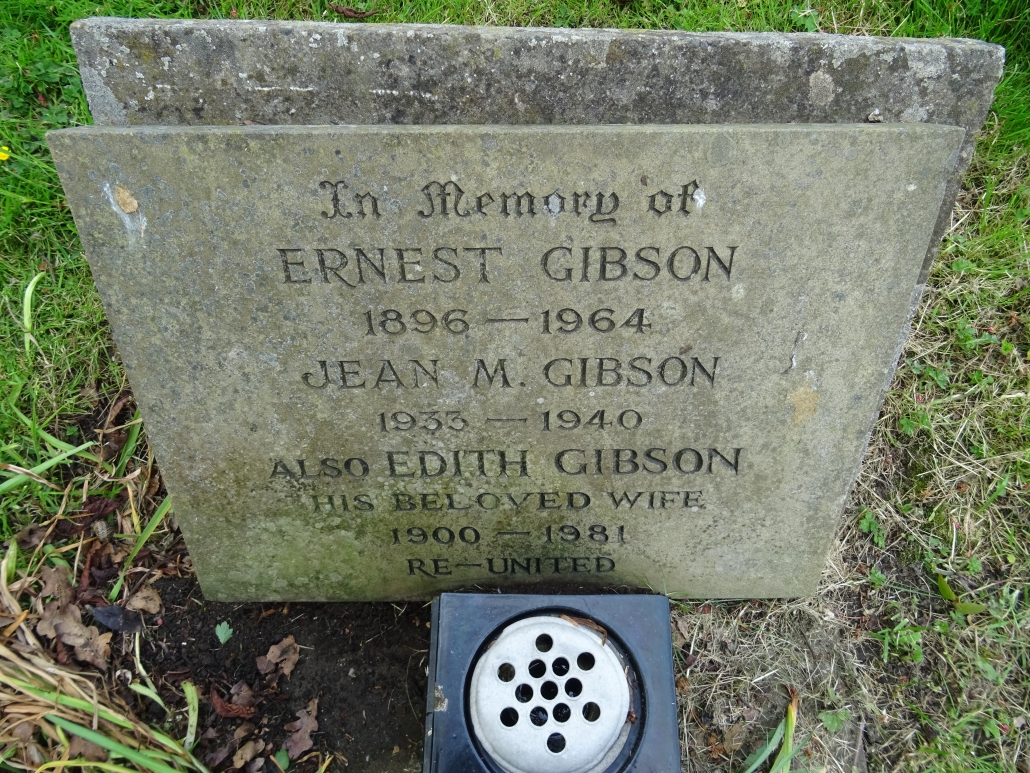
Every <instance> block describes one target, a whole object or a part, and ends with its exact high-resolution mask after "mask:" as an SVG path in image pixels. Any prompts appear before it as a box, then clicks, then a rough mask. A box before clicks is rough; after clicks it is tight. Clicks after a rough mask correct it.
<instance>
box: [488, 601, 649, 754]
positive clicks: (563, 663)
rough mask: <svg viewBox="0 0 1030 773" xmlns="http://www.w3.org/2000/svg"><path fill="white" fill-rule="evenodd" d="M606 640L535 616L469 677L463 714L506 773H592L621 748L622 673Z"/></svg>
mask: <svg viewBox="0 0 1030 773" xmlns="http://www.w3.org/2000/svg"><path fill="white" fill-rule="evenodd" d="M606 638H607V637H606V636H605V635H603V634H601V633H599V632H598V631H595V630H592V629H591V628H590V627H589V626H587V625H577V624H575V623H572V622H569V621H568V620H566V619H563V618H562V617H558V616H554V615H541V616H536V617H529V618H525V619H523V620H520V621H518V622H516V623H513V624H512V625H510V626H508V627H507V628H505V629H504V630H503V631H502V632H501V634H500V636H498V637H497V639H496V640H495V641H494V642H493V644H492V645H491V646H490V648H489V649H488V650H487V651H486V652H484V653H483V655H482V656H481V657H480V659H479V662H478V663H477V664H476V666H475V669H474V671H473V673H472V682H471V685H470V691H469V713H470V716H471V720H472V726H473V730H474V732H475V734H476V737H477V739H478V740H479V743H480V744H481V745H482V747H483V749H484V750H485V751H486V752H487V754H489V755H490V757H492V758H493V760H494V761H495V762H496V763H497V764H498V765H499V766H500V767H501V768H502V769H504V770H505V771H507V773H595V771H597V772H599V771H602V770H604V769H605V768H606V767H607V766H608V765H609V764H610V763H611V761H612V760H614V759H615V757H616V755H618V753H619V751H620V750H621V748H622V746H623V744H625V741H626V737H627V735H628V729H629V722H628V716H629V708H630V688H629V682H628V678H627V671H626V668H627V666H625V665H624V664H623V663H622V661H621V660H620V659H619V657H618V655H616V653H615V651H614V649H613V647H612V644H611V642H609V641H606Z"/></svg>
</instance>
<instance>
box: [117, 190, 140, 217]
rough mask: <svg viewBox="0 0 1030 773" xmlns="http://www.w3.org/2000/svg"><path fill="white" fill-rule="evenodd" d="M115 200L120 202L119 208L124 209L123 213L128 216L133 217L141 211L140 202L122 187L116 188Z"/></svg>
mask: <svg viewBox="0 0 1030 773" xmlns="http://www.w3.org/2000/svg"><path fill="white" fill-rule="evenodd" d="M114 200H115V201H117V202H118V206H119V207H121V208H122V212H124V213H125V214H127V215H131V214H132V213H133V212H135V211H136V210H137V209H139V202H138V201H136V199H134V198H133V197H132V194H131V193H129V191H127V190H126V189H125V188H123V187H122V186H120V185H116V186H114Z"/></svg>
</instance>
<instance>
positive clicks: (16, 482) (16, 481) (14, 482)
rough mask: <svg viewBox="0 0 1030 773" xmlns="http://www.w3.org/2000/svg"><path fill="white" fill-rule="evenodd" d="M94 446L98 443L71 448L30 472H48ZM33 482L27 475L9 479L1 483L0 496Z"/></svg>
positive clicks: (90, 442) (37, 473) (92, 442)
mask: <svg viewBox="0 0 1030 773" xmlns="http://www.w3.org/2000/svg"><path fill="white" fill-rule="evenodd" d="M94 445H96V443H95V442H94V441H92V440H91V441H89V442H88V443H83V444H82V445H81V446H79V447H78V448H71V450H68V451H65V452H64V453H63V454H58V455H57V456H55V457H54V458H52V459H48V460H47V461H45V462H43V463H42V464H40V465H37V466H35V467H33V468H32V469H31V470H30V472H32V473H34V474H35V475H39V474H40V473H43V472H46V471H47V470H49V469H50V468H51V467H54V466H56V465H58V464H60V463H61V462H63V461H64V460H65V459H67V458H68V457H70V456H74V455H75V454H77V453H79V452H80V451H83V450H85V449H87V448H89V447H90V446H94ZM31 481H32V478H31V477H29V476H28V475H25V474H19V475H15V476H14V477H13V478H9V479H8V480H5V481H4V482H3V483H0V494H6V493H7V492H8V491H13V490H14V489H16V488H18V487H19V486H21V485H22V484H24V483H29V482H31Z"/></svg>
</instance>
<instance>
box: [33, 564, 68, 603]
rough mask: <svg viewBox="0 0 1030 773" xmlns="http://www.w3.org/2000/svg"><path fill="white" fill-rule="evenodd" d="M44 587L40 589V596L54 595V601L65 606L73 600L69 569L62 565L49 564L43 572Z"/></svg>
mask: <svg viewBox="0 0 1030 773" xmlns="http://www.w3.org/2000/svg"><path fill="white" fill-rule="evenodd" d="M41 579H42V581H43V587H42V588H41V589H40V591H39V595H40V598H46V597H47V596H53V597H54V601H53V602H51V603H58V604H60V605H61V606H64V605H65V604H67V603H68V602H69V601H71V600H72V584H71V581H70V580H69V579H68V570H67V569H65V568H63V567H60V566H47V567H45V568H44V569H43V572H42V574H41Z"/></svg>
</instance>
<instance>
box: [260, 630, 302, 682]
mask: <svg viewBox="0 0 1030 773" xmlns="http://www.w3.org/2000/svg"><path fill="white" fill-rule="evenodd" d="M299 659H300V647H299V646H297V642H296V641H294V639H293V636H287V637H286V638H285V639H283V640H282V641H281V642H279V643H278V644H273V645H272V646H271V647H269V648H268V654H267V655H259V656H258V658H257V668H258V671H260V672H261V673H262V674H268V673H270V672H271V671H272V670H273V669H274V668H275V667H276V666H279V668H280V669H282V672H283V674H285V675H286V678H287V679H289V678H290V674H291V673H293V669H294V668H295V667H296V665H297V660H299Z"/></svg>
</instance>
